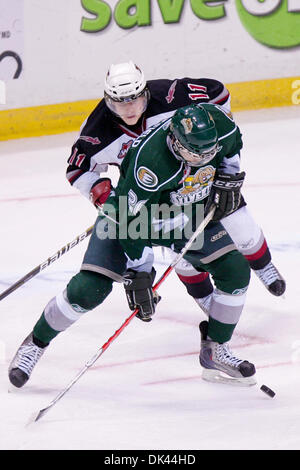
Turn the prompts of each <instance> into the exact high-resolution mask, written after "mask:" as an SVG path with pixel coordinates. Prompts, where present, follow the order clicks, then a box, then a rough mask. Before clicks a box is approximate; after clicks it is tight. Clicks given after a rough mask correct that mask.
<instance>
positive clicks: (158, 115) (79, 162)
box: [67, 77, 230, 197]
mask: <svg viewBox="0 0 300 470" xmlns="http://www.w3.org/2000/svg"><path fill="white" fill-rule="evenodd" d="M147 86H148V89H149V91H150V101H149V103H148V106H147V109H146V111H145V112H144V113H143V115H142V116H141V118H140V119H139V121H138V122H137V124H135V125H134V126H127V125H126V124H125V123H124V122H123V121H122V120H121V119H119V118H117V117H116V116H115V115H114V114H113V113H112V112H111V111H110V110H109V109H108V107H107V106H106V103H105V100H104V99H103V100H101V101H100V102H99V104H98V105H97V106H96V108H95V109H94V110H93V111H92V113H91V114H90V115H89V117H88V118H87V119H86V121H85V122H84V123H83V125H82V126H81V129H80V135H79V137H78V139H77V140H76V142H75V143H74V145H73V147H72V153H71V156H70V157H69V159H68V168H67V179H68V181H69V182H70V184H71V185H73V186H74V187H76V188H77V189H79V191H80V192H81V193H82V194H83V195H84V196H86V197H89V193H90V189H91V187H92V186H93V185H94V184H95V183H96V182H97V180H98V179H99V177H100V174H101V173H102V172H106V171H107V170H108V165H117V166H120V165H121V163H122V160H123V158H124V157H125V155H126V152H127V150H128V148H129V147H130V146H131V144H132V142H133V140H134V139H135V138H136V137H138V136H139V135H140V134H141V133H142V132H143V131H144V130H146V129H148V128H149V127H150V126H153V125H155V124H157V123H159V122H160V121H162V120H164V119H167V118H169V117H171V116H172V115H173V114H174V113H175V111H176V110H177V109H178V108H180V107H182V106H187V105H188V104H191V103H195V104H197V103H214V104H218V105H220V106H221V107H222V108H223V110H224V111H225V112H227V113H230V94H229V91H228V90H227V89H226V87H225V86H224V85H223V84H222V83H221V82H219V81H217V80H213V79H210V78H187V77H186V78H180V79H175V80H167V79H160V80H149V81H147Z"/></svg>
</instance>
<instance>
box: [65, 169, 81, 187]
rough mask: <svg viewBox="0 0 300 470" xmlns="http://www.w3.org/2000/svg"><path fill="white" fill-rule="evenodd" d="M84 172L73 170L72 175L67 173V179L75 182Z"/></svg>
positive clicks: (71, 182)
mask: <svg viewBox="0 0 300 470" xmlns="http://www.w3.org/2000/svg"><path fill="white" fill-rule="evenodd" d="M82 174H83V171H82V170H78V171H76V172H72V174H71V175H70V176H68V174H67V180H68V181H69V183H70V184H73V183H74V181H75V180H77V178H78V177H79V176H80V175H82Z"/></svg>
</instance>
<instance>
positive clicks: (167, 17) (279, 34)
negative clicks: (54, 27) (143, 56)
mask: <svg viewBox="0 0 300 470" xmlns="http://www.w3.org/2000/svg"><path fill="white" fill-rule="evenodd" d="M156 2H157V4H158V6H159V9H160V13H161V18H162V21H163V22H164V23H165V24H171V23H179V22H180V21H181V17H182V11H183V7H184V6H185V4H186V3H190V7H191V9H192V12H193V13H194V15H195V16H196V17H198V18H199V19H200V20H203V21H216V20H220V19H221V18H225V17H226V3H227V2H228V0H223V1H222V2H216V1H215V0H189V2H188V0H156ZM152 3H153V0H152V1H151V0H119V1H118V2H117V3H116V5H115V7H114V8H113V7H110V6H109V5H108V3H107V2H104V1H100V0H82V1H81V4H82V7H83V8H84V9H85V10H86V11H87V12H88V13H91V14H92V15H94V18H86V17H82V20H81V28H80V29H81V31H84V32H88V33H94V32H99V31H103V30H105V28H106V27H107V26H108V25H109V24H110V23H111V21H114V22H115V23H116V24H117V25H118V26H119V27H120V28H123V29H130V28H133V27H143V26H150V25H151V24H152V19H151V7H152ZM235 5H236V9H237V12H238V15H239V18H240V20H241V22H242V24H243V26H244V28H245V29H246V30H247V31H248V33H249V34H250V35H251V36H252V37H253V38H254V39H255V40H256V41H258V42H260V43H261V44H263V45H265V46H269V47H272V48H282V49H284V48H286V49H287V48H291V47H295V46H298V45H300V1H299V0H235Z"/></svg>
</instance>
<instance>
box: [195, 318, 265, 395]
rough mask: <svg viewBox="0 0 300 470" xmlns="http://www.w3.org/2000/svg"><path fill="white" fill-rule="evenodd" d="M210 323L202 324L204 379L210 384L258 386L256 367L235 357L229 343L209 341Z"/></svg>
mask: <svg viewBox="0 0 300 470" xmlns="http://www.w3.org/2000/svg"><path fill="white" fill-rule="evenodd" d="M207 329H208V322H207V321H203V322H201V323H200V332H201V350H200V357H199V359H200V364H201V366H202V367H203V372H202V378H203V379H204V380H207V381H208V382H216V383H225V384H230V385H239V386H251V385H255V384H256V379H255V372H256V371H255V367H254V364H251V363H250V362H248V361H245V360H243V359H239V358H237V357H235V356H233V354H232V352H231V351H230V349H229V345H228V343H217V342H215V341H212V340H210V339H207Z"/></svg>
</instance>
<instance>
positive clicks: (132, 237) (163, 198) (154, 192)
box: [105, 104, 242, 264]
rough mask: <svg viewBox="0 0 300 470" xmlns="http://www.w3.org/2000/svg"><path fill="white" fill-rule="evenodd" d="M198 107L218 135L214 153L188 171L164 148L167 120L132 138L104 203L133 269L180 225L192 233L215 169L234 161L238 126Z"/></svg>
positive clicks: (210, 108)
mask: <svg viewBox="0 0 300 470" xmlns="http://www.w3.org/2000/svg"><path fill="white" fill-rule="evenodd" d="M201 106H203V107H204V108H205V109H206V110H207V111H208V112H209V113H210V114H211V116H212V118H213V119H214V121H215V125H216V130H217V135H218V152H217V154H216V156H215V157H214V158H213V159H212V160H211V161H210V162H209V163H207V164H206V165H204V166H201V167H191V166H188V165H187V164H185V163H184V162H181V161H179V160H177V159H176V157H175V155H174V153H173V151H172V149H171V147H170V146H169V145H168V132H169V126H170V121H171V119H167V120H166V121H163V122H161V123H160V124H158V125H156V126H155V127H153V128H150V129H148V130H147V131H146V132H144V133H143V134H142V135H141V136H140V137H138V138H137V139H136V140H135V141H134V142H133V144H132V145H131V147H130V149H129V151H128V153H127V155H126V157H125V159H124V161H123V163H122V166H121V177H120V179H119V182H118V186H117V188H116V195H115V196H114V197H111V198H109V199H108V201H107V203H108V204H113V205H114V207H115V211H116V218H117V220H118V222H119V226H118V229H119V232H118V238H119V239H120V243H121V244H122V246H123V249H124V251H125V254H126V255H127V257H128V258H129V259H131V260H134V259H135V260H137V264H138V260H142V259H143V252H144V249H145V247H149V248H151V246H152V245H153V244H157V245H165V246H170V247H171V246H172V244H173V242H174V238H175V237H178V236H179V237H180V236H181V234H182V230H183V228H184V227H185V226H186V225H188V224H190V225H191V226H192V227H193V229H195V227H196V225H197V220H196V215H197V214H198V213H199V210H200V213H201V215H202V216H203V207H204V205H205V202H206V200H207V197H208V195H209V192H210V188H211V186H212V182H213V180H214V175H215V172H216V170H217V169H218V168H222V167H223V166H224V162H225V161H226V164H228V162H230V159H236V158H238V157H239V154H240V150H241V148H242V138H241V133H240V130H239V128H238V126H237V125H236V124H235V122H234V121H233V120H232V118H230V117H229V116H227V115H226V113H225V112H224V111H223V110H222V109H221V108H219V107H218V106H217V105H212V104H202V105H201ZM229 165H230V163H229ZM225 171H226V170H225ZM237 171H238V170H237ZM105 209H106V205H105ZM198 221H199V219H198ZM141 262H142V261H141Z"/></svg>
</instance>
